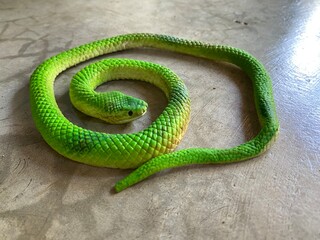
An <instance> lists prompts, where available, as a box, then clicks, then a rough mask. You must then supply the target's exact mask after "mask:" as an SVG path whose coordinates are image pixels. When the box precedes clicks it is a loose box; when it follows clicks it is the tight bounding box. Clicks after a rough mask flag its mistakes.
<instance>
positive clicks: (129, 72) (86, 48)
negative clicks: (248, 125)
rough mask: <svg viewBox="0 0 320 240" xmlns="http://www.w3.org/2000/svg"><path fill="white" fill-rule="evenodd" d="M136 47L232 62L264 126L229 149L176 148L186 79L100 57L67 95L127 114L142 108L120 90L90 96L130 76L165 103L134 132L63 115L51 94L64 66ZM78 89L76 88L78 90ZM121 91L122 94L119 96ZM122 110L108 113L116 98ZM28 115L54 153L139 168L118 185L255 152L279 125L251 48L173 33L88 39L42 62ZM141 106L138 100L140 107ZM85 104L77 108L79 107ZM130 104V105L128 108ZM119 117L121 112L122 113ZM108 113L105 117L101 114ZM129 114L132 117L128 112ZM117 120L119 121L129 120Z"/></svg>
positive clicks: (185, 109)
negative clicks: (246, 80)
mask: <svg viewBox="0 0 320 240" xmlns="http://www.w3.org/2000/svg"><path fill="white" fill-rule="evenodd" d="M138 47H152V48H159V49H164V50H169V51H174V52H179V53H183V54H188V55H192V56H197V57H202V58H207V59H210V60H216V61H225V62H229V63H232V64H234V65H237V66H238V67H240V68H241V69H242V70H244V71H245V72H246V74H247V75H248V76H249V77H250V79H251V80H252V83H253V89H254V99H255V106H256V109H257V113H258V116H259V121H260V124H261V130H260V132H259V133H258V135H257V136H256V137H254V138H253V139H251V140H249V141H248V142H245V143H243V144H241V145H239V146H237V147H233V148H230V149H211V148H190V149H184V150H180V151H176V152H173V150H174V149H175V147H176V146H177V145H178V143H179V142H180V140H181V138H182V136H183V134H184V132H185V131H186V128H187V124H188V121H189V114H190V100H189V96H188V91H187V89H186V87H185V85H184V83H183V82H182V81H181V80H180V79H179V78H178V77H177V76H176V75H175V74H174V73H173V72H171V71H170V70H169V69H167V68H164V67H161V66H159V65H157V64H152V63H147V62H142V61H134V60H127V59H115V60H113V61H111V60H103V61H101V62H97V63H95V64H93V65H91V66H89V67H87V68H84V69H83V70H82V71H81V72H79V73H78V74H77V75H76V76H75V77H74V80H75V83H72V84H71V87H72V85H73V88H71V89H70V97H71V99H72V101H73V102H75V103H76V104H78V105H79V109H80V110H81V111H86V109H88V114H89V115H92V116H97V117H100V118H101V119H105V118H109V117H106V116H102V115H101V114H100V113H98V112H97V110H96V108H94V106H92V105H90V104H89V103H86V102H85V100H86V99H89V98H93V100H92V102H93V105H96V106H97V108H102V109H104V108H105V105H108V106H111V107H110V108H108V109H106V111H110V112H111V117H110V119H109V120H110V121H109V122H113V121H115V122H116V120H117V118H121V116H126V117H128V116H129V118H130V117H132V119H134V118H136V117H139V116H140V115H142V114H143V113H144V112H145V107H146V106H145V104H144V103H143V101H142V102H141V101H140V102H139V100H132V99H131V98H130V97H129V98H126V96H120V95H121V94H120V93H117V92H115V93H111V95H108V96H103V95H104V94H98V96H96V95H94V94H96V93H94V88H95V87H97V86H98V85H99V84H101V83H103V82H105V81H111V80H116V79H124V78H132V79H138V80H142V81H147V82H151V83H152V84H154V85H156V86H157V87H159V88H160V89H162V90H163V91H164V93H165V94H166V96H167V98H168V105H167V107H166V108H165V109H164V111H163V112H162V113H161V115H160V116H159V117H158V118H157V119H156V120H155V121H154V122H153V123H152V124H151V125H150V126H149V127H148V128H146V129H144V130H142V131H140V132H137V133H132V134H107V133H102V132H95V131H91V130H87V129H84V128H81V127H79V126H77V125H75V124H73V123H71V122H70V121H69V120H67V119H66V118H65V116H64V115H63V114H62V113H61V111H60V110H59V108H58V105H57V103H56V101H55V97H54V91H53V83H54V81H55V78H56V76H57V75H58V74H60V73H61V72H62V71H64V70H65V69H67V68H69V67H72V66H74V65H76V64H78V63H81V62H83V61H86V60H88V59H91V58H94V57H97V56H100V55H104V54H108V53H111V52H116V51H121V50H125V49H132V48H138ZM76 92H77V93H79V95H76ZM123 98H124V99H125V100H123ZM113 99H115V100H117V99H118V100H119V99H120V100H119V101H120V102H121V101H122V102H124V104H123V105H124V106H125V109H124V110H122V109H120V110H118V111H120V115H118V117H117V116H113V115H112V114H113V112H114V111H115V110H114V109H116V108H117V103H114V102H112V101H111V100H113ZM30 101H31V109H32V116H33V118H34V121H35V123H36V127H37V129H38V130H39V131H40V133H41V135H42V136H43V138H44V139H45V141H46V142H47V143H48V144H49V145H50V146H51V147H52V148H53V149H54V150H56V151H57V152H59V153H60V154H62V155H63V156H65V157H67V158H70V159H72V160H75V161H78V162H82V163H85V164H89V165H94V166H100V167H111V168H137V169H136V170H134V171H133V172H132V173H131V174H130V175H129V176H127V177H126V178H124V179H123V180H121V181H119V182H118V183H117V184H116V185H115V189H116V191H117V192H119V191H122V190H123V189H125V188H127V187H129V186H131V185H133V184H135V183H137V182H139V181H141V180H143V179H145V178H147V177H148V176H150V175H152V174H154V173H156V172H158V171H161V170H163V169H166V168H171V167H178V166H183V165H187V164H208V163H219V164H220V163H231V162H237V161H242V160H245V159H249V158H252V157H255V156H257V155H259V154H261V153H262V152H264V151H265V150H266V149H267V148H268V147H269V146H270V143H272V142H273V140H274V139H275V137H276V135H277V132H278V129H279V124H278V120H277V116H276V110H275V105H274V100H273V93H272V85H271V80H270V78H269V76H268V74H267V72H266V70H265V69H264V67H263V66H262V64H261V63H259V62H258V61H257V60H256V59H255V58H254V57H252V56H251V55H249V54H248V53H246V52H244V51H242V50H240V49H236V48H232V47H228V46H219V45H210V44H205V43H201V42H196V41H189V40H183V39H178V38H174V37H170V36H166V35H155V34H128V35H120V36H116V37H112V38H108V39H104V40H99V41H95V42H92V43H88V44H85V45H82V46H79V47H76V48H73V49H70V50H67V51H65V52H62V53H60V54H58V55H56V56H53V57H51V58H49V59H48V60H46V61H44V62H43V63H42V64H41V65H39V66H38V68H37V69H36V70H35V71H34V72H33V74H32V76H31V80H30ZM138 105H139V106H138ZM81 106H82V107H81ZM131 108H132V109H131ZM119 116H120V117H119ZM105 120H106V119H105ZM129 120H130V119H129ZM129 120H127V119H122V120H121V119H120V120H119V123H122V122H126V121H129Z"/></svg>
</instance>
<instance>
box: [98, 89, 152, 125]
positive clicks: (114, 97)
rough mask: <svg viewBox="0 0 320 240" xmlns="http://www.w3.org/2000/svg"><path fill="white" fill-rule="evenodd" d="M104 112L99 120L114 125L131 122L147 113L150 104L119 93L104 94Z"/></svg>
mask: <svg viewBox="0 0 320 240" xmlns="http://www.w3.org/2000/svg"><path fill="white" fill-rule="evenodd" d="M102 96H103V101H102V102H103V103H104V106H103V107H102V111H101V112H100V113H99V118H100V119H102V120H104V121H106V122H108V123H112V124H123V123H127V122H131V121H133V120H135V119H137V118H139V117H141V116H142V115H144V114H145V113H146V111H147V108H148V104H147V103H146V102H145V101H143V100H141V99H138V98H135V97H132V96H129V95H126V94H123V93H121V92H118V91H112V92H107V93H103V94H102Z"/></svg>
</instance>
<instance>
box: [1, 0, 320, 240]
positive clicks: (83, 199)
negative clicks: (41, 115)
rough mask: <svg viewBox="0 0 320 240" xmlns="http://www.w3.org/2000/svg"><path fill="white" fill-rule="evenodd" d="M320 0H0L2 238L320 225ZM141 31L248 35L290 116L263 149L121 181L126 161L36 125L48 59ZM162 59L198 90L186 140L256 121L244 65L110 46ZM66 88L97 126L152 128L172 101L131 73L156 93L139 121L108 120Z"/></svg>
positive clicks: (243, 134)
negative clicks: (67, 146)
mask: <svg viewBox="0 0 320 240" xmlns="http://www.w3.org/2000/svg"><path fill="white" fill-rule="evenodd" d="M319 22H320V3H319V2H318V1H316V0H310V1H304V0H301V1H299V0H297V1H291V0H283V1H278V0H269V1H262V0H246V1H218V0H213V1H206V0H199V1H196V2H195V1H179V0H173V1H157V0H151V1H141V0H133V1H121V0H111V1H103V0H100V1H99V0H96V1H74V0H72V1H71V0H69V1H62V0H54V1H53V0H50V1H39V0H24V1H18V0H10V1H9V0H0V69H1V75H0V86H1V102H0V119H1V128H0V136H1V137H0V141H1V145H0V158H1V161H0V202H1V204H0V239H320V228H319V226H320V185H319V181H320V154H319V142H320V117H319V116H320V107H319V106H320V97H319V92H320V84H319V83H320V81H319V79H320V48H319V46H320V27H319V26H320V24H319ZM132 32H152V33H164V34H169V35H175V36H179V37H184V38H188V39H194V40H201V41H206V42H210V43H216V44H228V45H232V46H235V47H239V48H242V49H245V50H247V51H249V52H250V53H252V54H253V55H254V56H256V57H257V58H258V59H260V60H261V61H262V63H263V64H264V65H265V66H266V68H267V70H268V71H269V72H270V75H271V77H272V80H273V86H274V94H275V100H276V104H277V110H278V114H279V118H280V123H281V133H280V136H279V138H278V141H277V142H276V143H275V144H274V145H273V146H272V148H271V149H270V150H269V151H268V152H267V153H266V154H264V155H263V156H261V157H258V158H256V159H254V160H250V161H246V162H242V163H238V164H230V165H224V166H189V167H182V168H179V169H174V170H167V171H164V172H162V173H160V174H157V175H156V176H155V177H151V178H150V179H148V180H146V181H144V182H142V183H141V184H138V185H136V186H134V187H132V188H130V189H127V190H125V191H124V192H122V193H120V194H114V193H113V191H112V186H113V184H114V183H115V182H116V181H117V180H119V179H121V178H122V177H124V176H126V175H127V174H128V173H129V172H130V171H129V170H115V169H106V168H105V169H103V168H95V167H89V166H86V165H82V164H78V163H75V162H72V161H70V160H67V159H65V158H64V157H62V156H60V155H58V154H57V153H55V152H54V151H53V150H52V149H51V148H50V147H49V146H48V145H47V144H46V143H45V142H44V140H43V139H42V137H41V136H40V134H39V133H38V131H37V130H36V129H35V126H34V123H33V120H32V118H31V114H30V108H29V94H28V84H29V77H30V74H31V73H32V71H33V70H34V69H35V68H36V66H37V65H38V64H40V63H41V62H42V61H43V60H44V59H46V58H47V57H50V56H52V55H55V54H57V53H59V52H61V51H63V50H65V49H68V48H70V47H73V46H76V45H79V44H82V43H86V42H90V41H93V40H97V39H101V38H106V37H110V36H114V35H118V34H124V33H132ZM112 56H117V57H120V56H121V57H130V58H136V59H145V60H150V61H153V62H157V63H161V64H163V65H165V66H167V67H169V68H171V69H173V70H174V71H175V72H176V73H177V74H178V75H180V76H181V77H182V78H183V79H184V81H185V82H186V85H187V86H188V88H189V91H190V95H191V99H192V116H191V122H190V125H189V128H188V131H187V134H186V135H185V137H184V139H183V141H182V143H181V144H180V145H179V149H184V148H188V147H197V146H198V147H219V148H226V147H231V146H235V145H237V144H239V143H242V142H244V141H246V140H248V139H250V138H252V137H253V136H254V135H255V134H256V133H257V132H258V131H259V124H258V120H257V116H256V112H255V108H254V105H253V97H252V88H251V85H250V81H248V79H247V77H246V76H245V75H244V74H243V73H242V72H241V71H239V70H238V69H237V68H234V67H231V66H227V65H223V64H217V63H212V62H209V61H205V60H202V59H197V58H192V57H186V56H181V55H177V54H172V53H166V52H161V51H156V50H134V51H128V52H125V53H119V54H113V55H112ZM83 66H84V64H82V65H81V66H77V67H75V68H72V69H70V70H68V71H66V72H65V73H63V74H62V75H61V76H60V77H59V78H58V80H57V82H56V85H55V89H56V97H57V101H58V103H59V106H60V108H61V109H62V111H63V112H64V114H65V115H66V116H67V117H68V118H69V119H71V120H72V121H73V122H75V123H77V124H79V125H81V126H83V127H86V128H89V129H94V130H100V131H107V132H132V131H136V130H140V129H143V128H145V127H146V126H148V125H149V124H150V122H151V121H152V120H154V119H155V118H156V116H157V115H158V114H159V113H160V112H161V111H162V110H163V108H164V106H165V105H166V99H165V97H164V95H163V94H162V93H161V92H160V91H159V90H158V89H156V88H155V87H153V86H150V85H147V84H141V83H135V82H120V83H117V84H115V83H112V84H110V85H108V86H104V87H102V88H104V89H124V90H126V91H127V92H129V93H132V94H133V95H135V96H140V97H142V98H143V99H146V100H147V101H148V102H149V105H150V109H149V113H148V114H147V115H145V116H144V117H143V118H141V119H139V120H138V121H136V122H135V123H132V124H127V125H122V126H117V127H113V126H106V125H105V124H103V123H101V122H100V121H96V120H93V119H91V118H89V117H86V116H83V115H82V114H80V113H78V112H77V111H76V110H74V109H73V108H72V107H71V104H70V100H69V98H68V84H69V80H70V77H71V76H72V75H73V74H74V73H75V72H77V71H78V70H79V69H80V68H82V67H83Z"/></svg>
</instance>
